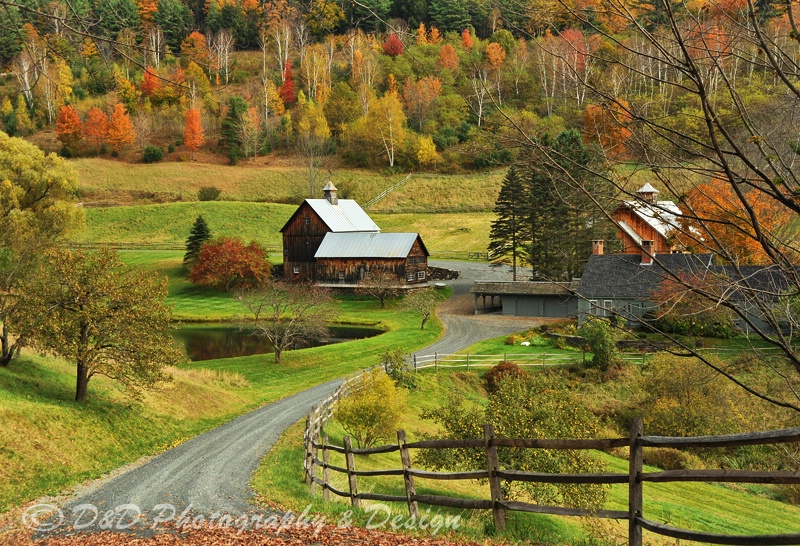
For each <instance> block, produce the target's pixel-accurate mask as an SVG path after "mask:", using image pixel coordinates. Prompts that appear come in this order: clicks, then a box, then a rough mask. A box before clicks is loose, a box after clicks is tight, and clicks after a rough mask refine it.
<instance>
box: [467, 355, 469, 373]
mask: <svg viewBox="0 0 800 546" xmlns="http://www.w3.org/2000/svg"><path fill="white" fill-rule="evenodd" d="M467 371H469V353H467Z"/></svg>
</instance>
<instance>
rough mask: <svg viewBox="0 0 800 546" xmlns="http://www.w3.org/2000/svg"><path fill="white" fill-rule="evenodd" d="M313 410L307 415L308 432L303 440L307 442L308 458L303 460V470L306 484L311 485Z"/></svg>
mask: <svg viewBox="0 0 800 546" xmlns="http://www.w3.org/2000/svg"><path fill="white" fill-rule="evenodd" d="M313 413H314V412H313V411H312V412H311V413H309V414H308V416H307V417H306V432H305V434H304V435H303V440H304V441H305V444H306V458H305V460H304V461H303V470H305V473H306V476H305V478H306V485H311V474H310V473H309V465H310V464H311V419H312V418H313Z"/></svg>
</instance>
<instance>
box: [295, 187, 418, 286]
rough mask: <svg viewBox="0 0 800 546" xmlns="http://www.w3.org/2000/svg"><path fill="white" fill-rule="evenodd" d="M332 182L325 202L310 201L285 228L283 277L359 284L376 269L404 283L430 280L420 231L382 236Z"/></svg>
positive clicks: (327, 282)
mask: <svg viewBox="0 0 800 546" xmlns="http://www.w3.org/2000/svg"><path fill="white" fill-rule="evenodd" d="M336 194H337V190H336V187H335V186H334V185H333V184H332V183H331V182H328V184H327V185H326V186H325V187H324V188H323V195H324V198H323V199H306V200H305V201H304V202H303V204H301V205H300V207H298V209H297V210H296V211H295V213H294V214H293V215H292V216H291V218H289V220H288V221H287V222H286V224H285V225H284V226H283V228H281V233H283V276H284V279H286V280H288V281H294V282H316V283H320V284H337V285H342V284H346V285H355V284H357V283H358V282H359V281H360V280H362V279H364V278H365V277H367V276H368V275H369V273H370V272H372V271H376V270H389V271H392V272H393V273H394V274H395V275H396V277H397V280H398V284H418V283H425V282H427V279H426V270H427V267H428V255H429V253H428V250H427V249H426V248H425V244H424V243H423V242H422V239H421V238H420V236H419V234H417V233H381V231H380V228H379V227H378V226H377V224H375V222H373V221H372V218H370V217H369V215H368V214H367V213H366V212H364V209H362V208H361V207H360V206H359V205H358V203H356V202H355V201H353V200H352V199H338V198H337V196H336Z"/></svg>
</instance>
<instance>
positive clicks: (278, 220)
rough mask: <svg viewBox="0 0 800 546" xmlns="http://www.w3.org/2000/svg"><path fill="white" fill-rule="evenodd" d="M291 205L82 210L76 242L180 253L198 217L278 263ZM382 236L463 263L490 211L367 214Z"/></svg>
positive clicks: (484, 235)
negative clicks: (416, 241) (411, 241)
mask: <svg viewBox="0 0 800 546" xmlns="http://www.w3.org/2000/svg"><path fill="white" fill-rule="evenodd" d="M295 210H297V205H283V204H276V203H251V202H232V201H202V202H201V201H192V202H178V203H162V204H152V205H131V206H119V207H87V208H86V211H85V213H86V228H85V229H84V230H83V231H82V232H81V233H78V234H76V236H75V237H74V239H73V240H74V241H75V242H78V243H92V244H109V245H120V246H121V247H124V246H145V247H146V246H148V245H165V246H169V247H174V248H182V247H183V245H184V243H185V241H186V238H187V237H188V235H189V231H190V230H191V227H192V223H193V222H194V220H195V218H197V216H199V215H202V216H203V218H204V219H205V220H206V222H207V223H208V225H209V227H210V228H211V231H212V235H213V236H214V237H219V236H229V237H241V238H242V239H244V240H245V241H250V240H254V241H258V242H259V243H261V244H262V245H264V246H265V247H267V249H268V250H269V251H270V253H271V254H272V258H273V261H275V263H280V262H281V254H280V252H281V250H280V249H281V246H282V238H281V234H280V229H281V227H283V225H284V224H285V223H286V221H287V220H288V219H289V217H290V216H291V215H292V214H293V213H294V211H295ZM370 215H371V217H372V218H373V219H374V220H375V222H376V223H377V224H378V225H379V226H380V227H381V230H382V231H385V232H408V231H411V232H418V233H420V235H422V239H423V241H425V244H426V246H427V247H428V250H429V252H431V254H432V257H434V258H436V257H452V256H454V255H459V256H461V257H462V258H466V255H467V252H470V251H473V252H477V251H480V252H485V251H486V248H487V246H488V244H489V227H490V224H491V221H492V220H493V219H494V214H493V213H491V212H471V213H468V214H466V213H452V212H451V213H439V214H425V213H401V214H384V213H371V214H370Z"/></svg>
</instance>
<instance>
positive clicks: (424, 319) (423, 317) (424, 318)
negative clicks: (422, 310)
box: [419, 315, 430, 330]
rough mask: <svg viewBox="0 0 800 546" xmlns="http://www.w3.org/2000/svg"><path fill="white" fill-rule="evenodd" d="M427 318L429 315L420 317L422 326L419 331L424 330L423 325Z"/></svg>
mask: <svg viewBox="0 0 800 546" xmlns="http://www.w3.org/2000/svg"><path fill="white" fill-rule="evenodd" d="M429 316H430V315H422V326H420V327H419V329H420V330H424V329H425V323H426V322H428V317H429Z"/></svg>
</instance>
